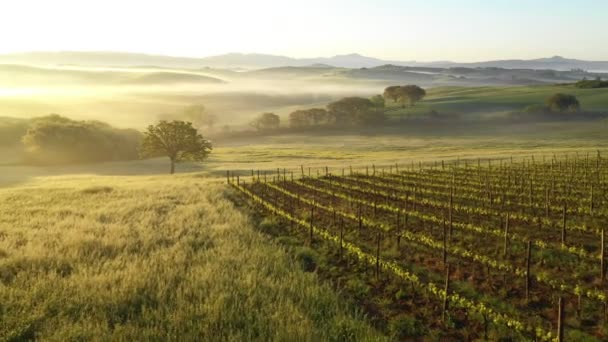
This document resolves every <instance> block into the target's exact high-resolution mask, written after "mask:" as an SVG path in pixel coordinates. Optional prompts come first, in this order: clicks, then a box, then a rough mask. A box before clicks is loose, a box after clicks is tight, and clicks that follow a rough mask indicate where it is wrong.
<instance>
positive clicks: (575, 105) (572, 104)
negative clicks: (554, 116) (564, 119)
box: [546, 94, 581, 112]
mask: <svg viewBox="0 0 608 342" xmlns="http://www.w3.org/2000/svg"><path fill="white" fill-rule="evenodd" d="M546 104H547V107H548V108H549V109H550V110H552V111H555V112H565V111H569V112H576V111H578V110H579V109H580V107H581V105H580V103H579V102H578V99H577V98H576V96H574V95H569V94H555V95H553V96H551V97H549V98H548V99H547V101H546Z"/></svg>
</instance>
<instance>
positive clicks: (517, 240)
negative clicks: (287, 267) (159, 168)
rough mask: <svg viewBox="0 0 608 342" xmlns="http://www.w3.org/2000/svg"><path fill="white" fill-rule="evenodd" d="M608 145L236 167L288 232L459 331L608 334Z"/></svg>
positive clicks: (341, 270)
mask: <svg viewBox="0 0 608 342" xmlns="http://www.w3.org/2000/svg"><path fill="white" fill-rule="evenodd" d="M606 166H608V159H604V158H602V155H601V154H600V152H597V153H593V154H585V155H583V156H580V155H578V154H577V155H572V154H571V155H559V156H556V155H553V156H542V157H540V158H539V157H536V158H535V157H527V158H522V159H517V160H513V158H505V159H495V160H477V159H476V160H453V161H449V162H444V161H437V162H435V163H433V164H424V165H423V164H420V163H419V164H413V163H412V164H410V165H391V166H385V167H382V168H380V167H376V166H373V165H372V166H369V167H366V168H365V169H357V170H353V169H352V168H345V169H332V170H330V169H328V168H324V169H322V170H311V169H308V168H306V169H305V168H304V167H301V168H300V169H299V170H285V169H277V170H276V172H272V173H270V172H261V171H253V170H252V171H251V175H248V176H247V177H243V176H234V175H233V174H231V173H230V172H227V175H226V176H227V181H228V183H229V184H231V185H232V186H233V187H234V188H235V189H237V190H238V191H239V192H240V193H241V194H242V195H243V198H245V199H246V200H247V201H248V202H249V203H250V204H251V206H252V207H253V208H254V210H255V212H258V213H261V214H263V215H267V216H269V217H272V218H274V219H275V220H276V221H277V222H280V227H281V228H282V233H281V234H282V235H284V236H291V237H293V238H297V239H299V241H300V242H301V243H302V244H305V245H307V246H308V247H310V248H312V249H315V250H319V251H322V252H323V254H324V255H325V256H326V258H327V259H328V260H329V262H330V263H331V265H332V272H334V273H337V274H348V276H349V277H351V278H352V277H356V278H358V279H361V281H362V282H365V283H368V284H372V285H373V288H374V290H373V293H372V295H373V296H377V297H378V298H384V301H380V302H381V304H377V305H375V306H374V307H373V308H371V309H370V308H369V307H368V308H367V309H368V310H367V311H368V313H369V312H371V314H373V315H376V316H381V317H385V318H387V319H388V318H390V317H391V316H394V315H396V314H398V313H399V312H407V313H412V314H414V316H415V318H416V321H418V322H421V323H422V324H423V325H424V326H425V327H426V329H428V330H426V331H435V332H437V331H439V332H440V333H439V334H440V336H441V337H444V338H448V339H457V340H471V339H479V338H485V339H499V338H507V339H509V338H510V339H515V340H538V341H564V340H591V341H592V340H606V339H608V331H607V330H606V329H607V328H608V324H607V321H606V319H607V317H608V285H607V284H606V280H605V278H606V274H605V271H606V265H605V259H606V258H605V246H604V243H605V234H604V228H605V224H606V223H607V222H608V210H606V204H607V202H608V183H607V176H608V172H606Z"/></svg>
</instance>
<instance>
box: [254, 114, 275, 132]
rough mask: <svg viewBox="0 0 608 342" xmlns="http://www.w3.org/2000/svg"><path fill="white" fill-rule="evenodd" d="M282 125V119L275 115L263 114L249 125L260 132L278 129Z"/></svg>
mask: <svg viewBox="0 0 608 342" xmlns="http://www.w3.org/2000/svg"><path fill="white" fill-rule="evenodd" d="M280 124H281V118H280V117H279V116H278V115H276V114H274V113H262V114H260V116H258V117H257V118H255V119H253V120H252V121H251V122H250V123H249V125H250V126H251V127H254V128H255V129H257V130H258V131H262V130H266V129H277V128H279V125H280Z"/></svg>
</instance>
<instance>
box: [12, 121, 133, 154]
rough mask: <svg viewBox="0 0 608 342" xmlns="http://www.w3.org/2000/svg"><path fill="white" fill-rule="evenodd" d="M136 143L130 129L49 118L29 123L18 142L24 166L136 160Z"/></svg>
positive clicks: (98, 122) (95, 122) (105, 124)
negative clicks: (22, 149) (21, 150)
mask: <svg viewBox="0 0 608 342" xmlns="http://www.w3.org/2000/svg"><path fill="white" fill-rule="evenodd" d="M140 139H141V133H139V132H137V131H135V130H132V129H119V128H114V127H112V126H110V125H108V124H107V123H104V122H100V121H76V120H71V119H68V118H66V117H63V116H59V115H57V114H52V115H48V116H43V117H38V118H34V119H32V120H31V121H30V123H29V127H28V128H27V131H26V133H25V135H24V136H23V137H22V139H21V141H22V143H23V145H24V146H25V148H26V159H27V161H28V162H31V163H36V164H63V163H83V162H88V163H91V162H102V161H114V160H130V159H137V148H138V146H139V142H140Z"/></svg>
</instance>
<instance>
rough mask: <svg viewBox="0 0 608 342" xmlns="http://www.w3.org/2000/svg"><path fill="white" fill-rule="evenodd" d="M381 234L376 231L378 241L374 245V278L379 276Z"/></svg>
mask: <svg viewBox="0 0 608 342" xmlns="http://www.w3.org/2000/svg"><path fill="white" fill-rule="evenodd" d="M381 236H382V234H381V233H380V232H378V243H377V246H376V279H378V278H379V277H380V239H381Z"/></svg>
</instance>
